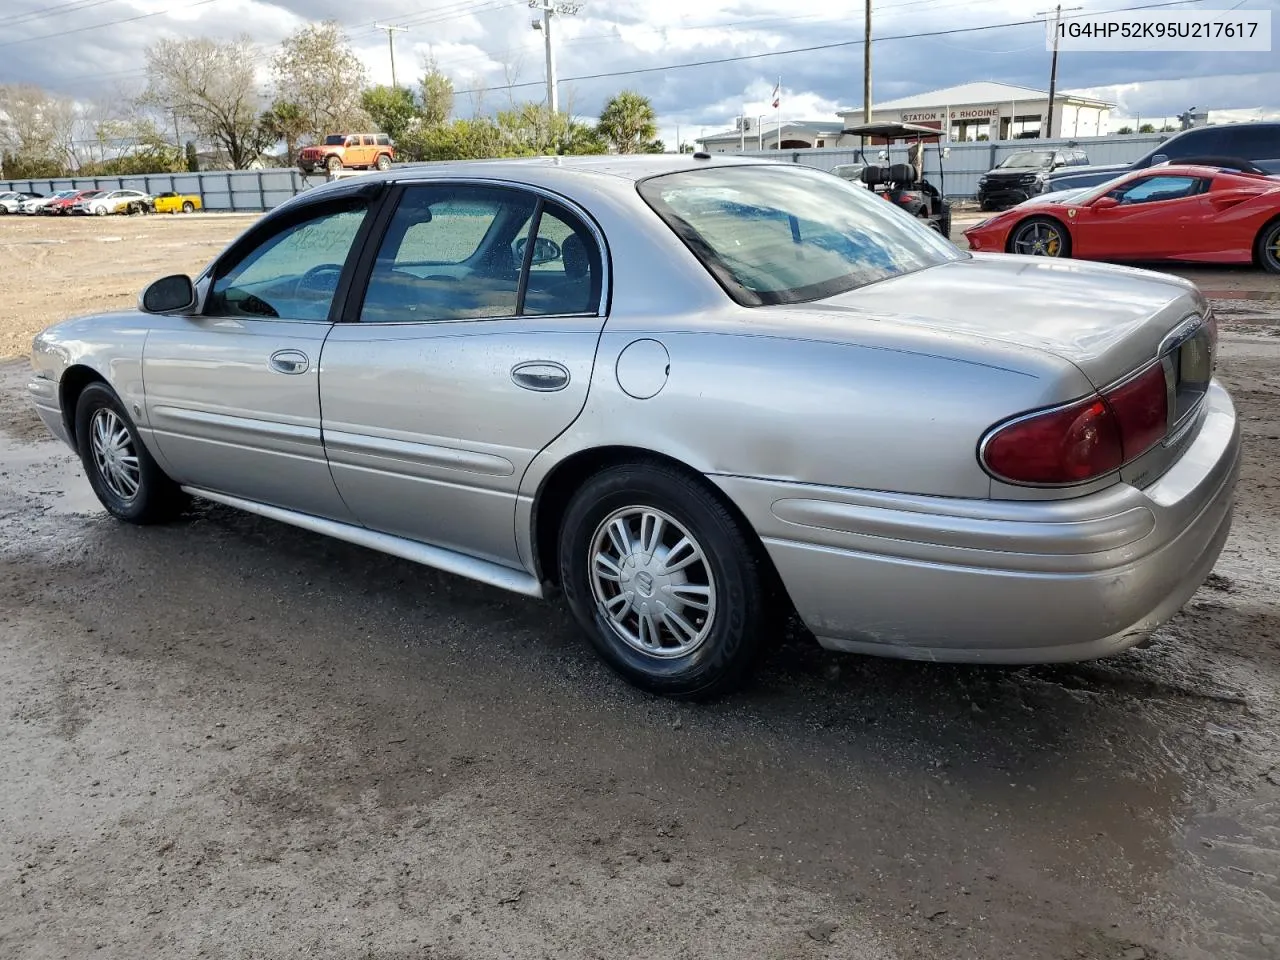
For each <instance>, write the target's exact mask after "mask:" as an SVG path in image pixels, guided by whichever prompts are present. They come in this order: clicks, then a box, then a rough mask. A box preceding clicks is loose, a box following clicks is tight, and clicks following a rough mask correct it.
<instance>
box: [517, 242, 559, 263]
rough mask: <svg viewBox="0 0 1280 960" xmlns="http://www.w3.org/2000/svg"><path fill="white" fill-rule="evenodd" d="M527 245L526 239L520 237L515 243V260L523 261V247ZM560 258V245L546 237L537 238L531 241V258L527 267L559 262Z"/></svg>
mask: <svg viewBox="0 0 1280 960" xmlns="http://www.w3.org/2000/svg"><path fill="white" fill-rule="evenodd" d="M528 245H529V238H528V237H521V238H520V239H519V240H517V241H516V259H517V260H522V259H524V251H525V247H527V246H528ZM560 256H561V250H560V245H559V244H558V243H556V242H555V241H554V240H551V239H548V238H547V237H538V238H537V239H536V240H534V241H533V258H532V259H531V260H530V261H529V265H530V266H533V267H536V266H537V265H538V264H540V263H551V262H553V261H555V260H559V259H560Z"/></svg>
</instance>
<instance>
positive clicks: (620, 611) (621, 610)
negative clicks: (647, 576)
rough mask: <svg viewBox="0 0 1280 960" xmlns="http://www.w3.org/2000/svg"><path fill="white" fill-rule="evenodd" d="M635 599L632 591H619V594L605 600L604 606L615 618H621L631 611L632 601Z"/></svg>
mask: <svg viewBox="0 0 1280 960" xmlns="http://www.w3.org/2000/svg"><path fill="white" fill-rule="evenodd" d="M634 599H635V594H634V593H632V592H631V591H629V590H628V591H627V592H626V593H619V594H618V595H617V596H615V597H613V598H611V599H610V600H607V601H605V605H604V608H605V609H606V610H608V611H609V616H611V617H613V619H615V620H621V619H622V618H623V617H625V616H626V615H627V614H628V613H630V612H631V602H632V600H634Z"/></svg>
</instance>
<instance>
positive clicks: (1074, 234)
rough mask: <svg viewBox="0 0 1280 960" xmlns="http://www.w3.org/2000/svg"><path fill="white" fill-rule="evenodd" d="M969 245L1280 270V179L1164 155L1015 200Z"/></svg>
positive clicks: (973, 234) (974, 233)
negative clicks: (1150, 163) (1153, 163)
mask: <svg viewBox="0 0 1280 960" xmlns="http://www.w3.org/2000/svg"><path fill="white" fill-rule="evenodd" d="M964 235H965V239H967V240H968V241H969V249H971V250H976V251H981V252H986V253H1021V254H1030V255H1033V256H1041V257H1076V258H1078V259H1081V260H1114V261H1128V262H1135V263H1141V262H1144V261H1155V260H1186V261H1192V262H1198V263H1254V264H1257V265H1258V266H1260V267H1262V268H1263V269H1264V270H1267V271H1269V272H1271V273H1280V178H1277V177H1268V176H1264V175H1262V174H1255V173H1239V172H1233V171H1229V170H1223V169H1219V168H1217V167H1204V166H1186V165H1174V164H1169V165H1166V166H1160V167H1148V168H1146V169H1144V170H1139V171H1136V172H1133V173H1126V174H1125V175H1124V176H1121V177H1117V178H1116V179H1114V180H1110V181H1108V182H1106V183H1104V184H1101V185H1100V186H1096V187H1090V188H1087V189H1085V190H1079V191H1073V192H1071V193H1069V194H1062V193H1059V194H1049V195H1046V196H1044V197H1037V198H1035V199H1033V200H1029V201H1027V202H1026V203H1022V204H1019V205H1018V206H1016V207H1014V208H1013V209H1011V210H1006V211H1005V212H1003V213H1001V214H998V215H996V216H994V217H991V218H990V219H988V220H984V221H983V222H982V223H979V224H978V225H977V226H974V227H971V228H969V229H968V230H966V231H965V232H964Z"/></svg>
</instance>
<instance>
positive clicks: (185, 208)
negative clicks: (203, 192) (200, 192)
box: [182, 200, 196, 213]
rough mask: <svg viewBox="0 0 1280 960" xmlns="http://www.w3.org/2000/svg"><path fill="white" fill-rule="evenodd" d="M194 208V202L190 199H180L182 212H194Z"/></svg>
mask: <svg viewBox="0 0 1280 960" xmlns="http://www.w3.org/2000/svg"><path fill="white" fill-rule="evenodd" d="M195 209H196V205H195V204H194V203H192V202H191V201H190V200H183V201H182V212H183V213H194V212H195Z"/></svg>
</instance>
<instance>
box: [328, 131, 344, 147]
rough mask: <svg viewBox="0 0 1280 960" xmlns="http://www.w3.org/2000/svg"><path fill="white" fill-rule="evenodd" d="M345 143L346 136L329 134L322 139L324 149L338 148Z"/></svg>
mask: <svg viewBox="0 0 1280 960" xmlns="http://www.w3.org/2000/svg"><path fill="white" fill-rule="evenodd" d="M346 142H347V138H346V136H345V135H344V134H341V133H331V134H329V136H327V137H325V138H324V144H325V146H326V147H340V146H342V145H343V144H344V143H346Z"/></svg>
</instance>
